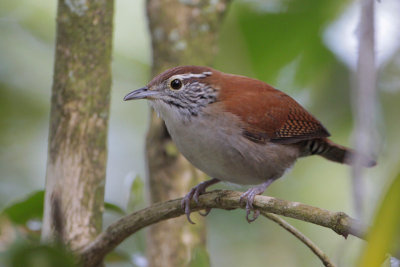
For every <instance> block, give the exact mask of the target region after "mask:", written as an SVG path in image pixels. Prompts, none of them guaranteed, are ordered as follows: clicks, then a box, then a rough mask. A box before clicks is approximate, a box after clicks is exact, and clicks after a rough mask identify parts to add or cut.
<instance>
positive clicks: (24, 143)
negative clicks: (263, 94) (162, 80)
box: [0, 0, 400, 267]
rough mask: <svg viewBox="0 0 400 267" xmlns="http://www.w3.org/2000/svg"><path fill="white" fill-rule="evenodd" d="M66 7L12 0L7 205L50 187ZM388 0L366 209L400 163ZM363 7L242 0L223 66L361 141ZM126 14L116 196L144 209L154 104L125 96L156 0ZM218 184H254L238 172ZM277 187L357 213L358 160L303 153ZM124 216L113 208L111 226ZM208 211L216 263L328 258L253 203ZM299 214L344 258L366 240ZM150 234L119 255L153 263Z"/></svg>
mask: <svg viewBox="0 0 400 267" xmlns="http://www.w3.org/2000/svg"><path fill="white" fill-rule="evenodd" d="M56 8H57V6H56V1H45V0H36V1H29V0H14V1H1V2H0V175H1V176H0V210H1V209H3V208H4V207H6V206H8V205H10V203H13V202H15V201H18V200H20V199H22V198H24V197H25V196H26V195H27V194H29V193H31V192H32V191H34V190H42V189H43V188H44V180H45V167H46V157H47V136H48V123H49V107H50V93H51V84H52V73H53V60H54V41H55V16H56ZM376 9H377V10H376V16H377V18H376V26H377V33H376V34H377V49H376V52H377V61H378V66H379V73H378V98H377V102H378V107H379V110H378V112H379V114H378V118H379V121H378V122H377V127H378V131H379V134H380V136H379V140H374V142H375V145H374V148H375V150H376V153H377V155H378V163H379V165H378V166H377V167H375V168H373V169H369V170H367V171H366V172H365V177H364V182H365V190H364V191H365V192H364V193H365V199H364V202H365V214H364V217H365V218H364V219H365V220H366V221H368V220H369V219H370V218H371V216H373V214H374V209H375V207H376V206H377V204H378V203H379V200H380V198H381V194H382V192H385V191H386V190H387V186H388V184H389V183H390V181H392V179H393V177H394V175H395V173H396V172H397V171H399V163H400V154H399V151H400V140H399V133H400V49H399V46H400V17H399V16H398V14H400V2H399V1H396V0H385V1H381V2H380V3H377V4H376ZM358 11H359V6H358V5H357V2H355V1H347V0H336V1H334V0H329V1H319V0H283V1H282V0H268V1H262V0H233V1H232V4H231V6H230V8H229V10H228V13H227V16H226V19H225V21H224V24H223V26H222V30H221V35H220V47H219V53H218V55H217V57H216V59H215V65H214V67H215V68H217V69H219V70H222V71H225V72H231V73H235V74H241V75H247V76H250V77H254V78H257V79H261V80H263V81H265V82H267V83H269V84H271V85H273V86H275V87H276V88H278V89H281V90H282V91H284V92H286V93H288V94H289V95H291V96H292V97H294V98H295V99H296V100H298V101H299V102H300V103H301V104H303V105H304V106H305V107H306V108H307V109H308V110H309V111H310V112H311V113H313V114H314V115H315V116H316V117H317V118H318V119H319V120H320V121H321V122H322V123H323V124H324V125H325V126H326V128H327V129H329V131H330V133H331V134H332V139H333V140H334V141H335V142H338V143H340V144H343V145H348V146H351V135H352V129H353V120H352V113H351V112H352V107H351V99H350V96H351V89H352V80H353V79H354V72H355V67H354V66H355V62H356V55H357V48H356V46H357V43H356V40H357V36H356V34H357V31H356V26H357V23H358V19H359V18H358ZM114 22H115V23H114V44H113V50H114V51H113V87H112V103H111V111H110V112H111V113H110V114H111V116H110V124H109V140H108V151H109V152H108V167H107V181H106V195H105V198H106V201H107V202H109V203H113V204H116V205H118V206H120V207H122V208H123V209H126V208H127V206H129V207H128V210H132V209H136V208H138V207H143V206H144V205H145V204H144V202H143V196H142V195H141V194H140V193H138V192H139V191H140V190H141V189H142V186H141V184H142V183H141V182H140V180H138V179H140V178H138V177H145V164H144V135H145V132H146V128H147V121H148V114H149V112H148V109H149V108H148V105H147V104H146V103H145V102H144V101H141V102H140V101H139V102H135V103H124V102H122V98H123V96H124V95H125V94H126V93H127V92H129V91H131V90H133V89H135V88H139V87H141V86H143V85H145V84H146V83H147V82H148V81H149V79H150V78H151V77H149V73H150V66H151V50H150V48H151V47H150V39H149V33H148V31H147V20H146V14H145V2H144V0H116V1H115V15H114ZM138 181H139V182H138ZM214 188H230V189H235V190H244V189H245V188H242V187H239V186H235V185H229V184H222V185H218V186H215V187H214ZM132 191H133V194H132ZM266 194H268V195H271V196H275V197H278V198H283V199H287V200H291V201H299V202H303V203H306V204H309V205H314V206H318V207H321V208H325V209H329V210H332V211H344V212H346V213H348V214H350V215H354V210H353V208H352V207H353V203H352V201H353V200H352V188H351V176H350V168H349V167H348V166H343V165H339V164H334V163H331V162H328V161H326V160H324V159H322V158H319V157H310V158H307V159H301V160H299V162H298V163H297V164H296V166H295V167H293V169H292V171H291V172H289V173H288V174H286V175H285V177H284V178H282V179H280V180H278V181H277V182H275V183H274V184H273V185H272V186H271V187H270V188H269V189H268V190H267V192H266ZM128 202H130V204H129V205H128ZM132 203H133V204H132ZM118 216H120V215H119V214H116V213H115V212H114V213H113V212H107V213H106V214H105V223H104V224H105V226H107V225H108V224H110V223H111V222H112V221H114V220H115V219H116V218H118ZM194 219H195V220H203V218H200V217H199V216H194ZM206 220H207V223H208V249H209V252H210V255H211V265H212V266H221V267H223V266H265V265H268V266H319V265H320V262H319V260H318V259H317V258H316V257H315V256H314V255H313V254H312V253H311V252H310V251H309V249H308V248H306V247H305V246H304V245H303V244H302V243H300V242H299V241H298V240H296V239H295V238H294V237H293V236H291V235H290V234H288V233H287V232H285V231H284V230H282V229H281V228H279V227H278V226H277V225H276V224H275V223H273V222H270V221H268V220H265V219H258V220H257V221H256V222H255V223H252V224H248V223H247V222H246V220H245V217H244V212H243V211H231V212H228V211H221V210H213V211H212V212H211V214H210V215H209V216H208V217H207V218H206ZM289 221H290V222H291V223H293V224H294V225H295V226H296V227H298V228H299V229H300V230H301V231H302V232H303V233H305V234H306V235H307V236H308V237H309V238H310V239H311V240H313V241H314V242H315V243H316V244H317V245H319V246H320V248H321V249H322V250H323V251H324V252H326V253H327V254H328V256H330V257H331V259H332V260H333V261H334V262H336V263H338V264H339V266H352V265H354V263H355V261H356V259H357V257H358V256H359V253H360V249H361V248H362V246H363V244H364V243H363V242H362V241H360V240H358V239H356V238H353V237H349V238H348V239H347V240H345V239H344V238H343V237H341V236H338V235H337V234H335V233H334V232H333V231H331V230H328V229H323V228H321V227H318V226H315V225H311V224H308V223H303V222H299V221H295V220H289ZM27 226H28V228H29V229H30V230H32V231H34V230H37V229H38V228H40V223H38V222H37V221H36V222H35V221H28V222H27ZM143 234H144V232H143V231H142V232H141V233H140V234H138V235H135V236H134V237H132V238H130V239H129V240H127V241H126V242H124V244H122V246H121V248H120V249H119V250H120V251H123V253H121V254H123V255H125V257H126V258H128V259H129V261H130V262H131V263H129V264H128V263H118V261H116V260H115V261H113V260H112V259H111V258H110V263H109V265H110V266H132V265H134V266H144V265H143V264H144V262H145V260H144V258H143V257H144V247H145V242H144V238H143ZM2 241H4V240H1V239H0V252H1V250H2V249H3V250H4V247H2V246H1V242H2ZM116 258H118V257H116Z"/></svg>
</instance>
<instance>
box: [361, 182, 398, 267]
mask: <svg viewBox="0 0 400 267" xmlns="http://www.w3.org/2000/svg"><path fill="white" fill-rule="evenodd" d="M399 225H400V174H399V175H398V176H397V177H396V179H395V180H394V181H393V183H392V184H391V186H390V187H389V190H388V192H387V193H386V195H385V196H384V198H383V201H382V203H381V205H380V207H379V209H378V212H377V215H376V217H375V221H374V225H373V226H372V228H371V230H370V232H369V233H368V235H367V240H368V244H367V245H366V247H365V249H364V251H363V253H362V255H361V257H360V261H359V265H358V266H362V267H375V266H381V264H382V263H383V261H384V260H385V257H386V256H387V253H391V252H394V251H395V250H394V249H395V246H396V245H397V246H399V243H400V227H399ZM397 249H398V247H397Z"/></svg>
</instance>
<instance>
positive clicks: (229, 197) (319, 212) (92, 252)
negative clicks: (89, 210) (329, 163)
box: [78, 190, 366, 267]
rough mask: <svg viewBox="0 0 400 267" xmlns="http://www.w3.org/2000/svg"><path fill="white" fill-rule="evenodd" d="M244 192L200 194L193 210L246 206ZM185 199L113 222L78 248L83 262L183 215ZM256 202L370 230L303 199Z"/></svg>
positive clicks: (264, 208)
mask: <svg viewBox="0 0 400 267" xmlns="http://www.w3.org/2000/svg"><path fill="white" fill-rule="evenodd" d="M242 194H243V193H242V192H236V191H228V190H215V191H211V192H208V193H206V194H204V195H201V196H200V199H199V204H198V205H197V204H196V203H195V202H194V201H192V203H191V205H190V206H191V210H192V211H198V210H202V209H206V208H219V209H225V210H232V209H237V208H242V209H244V208H245V203H240V200H239V199H240V196H241V195H242ZM181 200H182V198H179V199H175V200H170V201H166V202H162V203H156V204H153V205H152V206H150V207H148V208H145V209H142V210H140V211H137V212H134V213H132V214H129V215H127V216H124V217H122V218H121V219H119V220H118V221H117V222H115V223H113V224H111V225H110V226H109V227H108V228H107V229H106V230H105V231H104V232H103V233H101V234H100V235H99V236H98V237H97V238H96V239H95V240H94V241H92V242H91V243H90V244H88V245H87V246H85V247H83V248H82V249H81V250H80V251H78V254H80V256H81V260H82V263H83V266H87V267H88V266H97V264H98V263H99V262H101V260H102V259H103V258H104V256H105V255H106V254H107V253H109V252H111V251H112V250H113V249H114V248H115V247H116V246H117V245H119V244H120V243H121V242H122V241H124V240H125V239H126V238H127V237H129V236H130V235H132V234H134V233H135V232H137V231H139V230H140V229H143V228H144V227H146V226H149V225H151V224H154V223H157V222H160V221H163V220H167V219H171V218H175V217H178V216H181V215H183V214H184V211H183V210H182V208H181ZM253 206H254V207H255V208H256V209H257V210H259V211H260V212H270V213H275V214H278V215H283V216H286V217H291V218H294V219H298V220H302V221H306V222H310V223H314V224H317V225H320V226H323V227H327V228H330V229H332V230H333V231H335V232H336V233H338V234H340V235H343V236H344V237H347V236H348V235H349V234H350V235H354V236H357V237H359V238H363V237H364V233H365V231H366V226H365V225H363V223H362V222H360V221H357V220H355V219H353V218H351V217H349V216H348V215H347V214H345V213H344V212H331V211H328V210H324V209H321V208H317V207H313V206H309V205H306V204H302V203H299V202H290V201H287V200H282V199H278V198H273V197H268V196H256V197H255V199H254V204H253Z"/></svg>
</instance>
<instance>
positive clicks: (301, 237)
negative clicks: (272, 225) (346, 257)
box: [261, 212, 335, 267]
mask: <svg viewBox="0 0 400 267" xmlns="http://www.w3.org/2000/svg"><path fill="white" fill-rule="evenodd" d="M261 214H262V215H263V216H265V217H267V218H268V219H270V220H271V221H274V222H276V223H277V224H278V225H279V226H281V227H282V228H283V229H285V230H287V231H288V232H289V233H291V234H293V235H294V236H295V237H297V239H299V240H300V241H301V242H303V243H304V244H305V245H306V246H307V247H309V248H310V249H311V251H312V252H313V253H314V254H315V255H317V257H318V258H320V260H321V261H322V263H323V264H324V266H327V267H335V265H334V264H333V263H332V262H331V260H330V259H329V258H328V255H326V254H325V253H324V252H323V251H322V250H321V249H320V248H319V247H318V246H317V245H315V244H314V243H313V242H312V241H311V240H310V239H309V238H308V237H306V236H305V235H303V234H302V233H301V232H300V231H299V230H297V229H296V228H295V227H293V226H292V225H291V224H289V223H288V222H287V221H285V220H284V219H282V218H281V217H279V216H278V215H275V214H272V213H268V212H261Z"/></svg>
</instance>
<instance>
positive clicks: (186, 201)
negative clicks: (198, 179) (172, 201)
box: [181, 182, 211, 224]
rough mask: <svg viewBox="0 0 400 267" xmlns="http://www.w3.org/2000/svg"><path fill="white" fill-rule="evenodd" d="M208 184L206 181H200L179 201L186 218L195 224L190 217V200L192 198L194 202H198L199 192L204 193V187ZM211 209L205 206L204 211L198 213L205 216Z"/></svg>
mask: <svg viewBox="0 0 400 267" xmlns="http://www.w3.org/2000/svg"><path fill="white" fill-rule="evenodd" d="M208 185H209V184H208V183H207V182H203V183H200V184H198V185H196V186H195V187H193V188H192V189H191V190H190V192H189V193H187V194H186V196H185V197H184V198H183V199H182V202H181V207H182V209H183V210H184V211H185V214H186V218H187V220H188V221H189V222H190V223H191V224H195V223H194V222H193V221H192V219H190V213H191V210H190V201H191V200H192V199H193V200H194V201H195V202H196V204H199V197H200V195H201V194H204V193H205V192H206V188H207V186H208ZM210 211H211V208H207V209H206V211H205V212H204V213H202V212H199V214H200V215H202V216H207V215H208V214H209V213H210Z"/></svg>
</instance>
